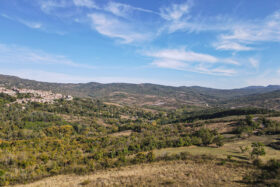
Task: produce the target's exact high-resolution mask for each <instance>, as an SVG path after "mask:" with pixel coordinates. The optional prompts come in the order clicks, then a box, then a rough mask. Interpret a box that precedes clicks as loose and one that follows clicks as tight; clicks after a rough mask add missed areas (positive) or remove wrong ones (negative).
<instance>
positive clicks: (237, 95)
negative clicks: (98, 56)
mask: <svg viewBox="0 0 280 187" xmlns="http://www.w3.org/2000/svg"><path fill="white" fill-rule="evenodd" d="M0 85H2V86H5V87H10V88H11V87H17V88H29V89H35V90H51V91H53V92H55V93H62V94H67V95H73V96H76V97H91V98H94V99H101V100H104V101H107V102H112V103H118V104H123V105H130V106H132V105H136V106H142V107H148V108H178V107H180V106H188V107H190V108H191V109H196V108H199V109H201V108H208V107H240V106H246V107H248V106H256V107H263V106H264V107H266V106H267V107H269V108H274V109H279V108H280V103H279V98H280V91H279V90H280V86H278V85H269V86H267V87H263V86H250V87H245V88H240V89H227V90H226V89H213V88H205V87H199V86H192V87H186V86H181V87H173V86H163V85H156V84H148V83H145V84H128V83H110V84H101V83H96V82H90V83H80V84H62V83H47V82H38V81H33V80H27V79H21V78H18V77H14V76H7V75H0ZM264 98H265V101H264Z"/></svg>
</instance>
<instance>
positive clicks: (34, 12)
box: [0, 0, 280, 88]
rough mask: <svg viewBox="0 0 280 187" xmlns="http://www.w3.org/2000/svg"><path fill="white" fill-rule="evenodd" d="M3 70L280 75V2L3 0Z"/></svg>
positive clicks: (232, 83)
mask: <svg viewBox="0 0 280 187" xmlns="http://www.w3.org/2000/svg"><path fill="white" fill-rule="evenodd" d="M0 73H1V74H8V75H16V76H20V77H22V78H28V79H35V80H39V81H48V82H73V83H79V82H102V83H110V82H127V83H157V84H164V85H173V86H192V85H199V86H207V87H214V88H238V87H245V86H249V85H269V84H280V1H279V0H265V1H263V0H234V1H229V0H187V1H186V0H180V1H179V0H178V1H177V0H172V1H171V0H130V1H128V0H126V1H125V0H119V1H113V0H109V1H107V0H36V1H31V0H0Z"/></svg>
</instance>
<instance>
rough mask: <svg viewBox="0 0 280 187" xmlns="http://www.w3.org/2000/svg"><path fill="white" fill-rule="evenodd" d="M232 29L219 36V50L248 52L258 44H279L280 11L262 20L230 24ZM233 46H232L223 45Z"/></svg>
mask: <svg viewBox="0 0 280 187" xmlns="http://www.w3.org/2000/svg"><path fill="white" fill-rule="evenodd" d="M232 25H233V26H232V28H231V29H229V30H228V31H227V33H223V34H221V35H220V36H219V40H220V41H221V45H218V46H217V48H218V49H220V50H234V51H249V50H254V49H256V48H254V47H251V46H254V45H255V44H258V43H260V42H280V11H276V12H274V13H273V14H272V15H270V16H268V17H266V18H264V19H263V20H253V21H250V20H247V21H244V23H242V24H234V23H233V24H232ZM223 44H234V45H231V46H230V45H223ZM219 46H220V47H219Z"/></svg>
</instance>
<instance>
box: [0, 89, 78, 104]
mask: <svg viewBox="0 0 280 187" xmlns="http://www.w3.org/2000/svg"><path fill="white" fill-rule="evenodd" d="M0 93H5V94H8V95H10V96H17V94H28V97H23V98H18V99H17V100H16V102H17V103H20V104H22V103H28V102H38V103H53V102H54V101H55V100H58V99H66V100H73V97H72V96H71V95H67V96H65V95H62V94H58V93H53V92H51V91H42V90H31V89H19V88H15V87H14V88H12V89H7V88H5V87H0Z"/></svg>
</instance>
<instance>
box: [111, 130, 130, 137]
mask: <svg viewBox="0 0 280 187" xmlns="http://www.w3.org/2000/svg"><path fill="white" fill-rule="evenodd" d="M131 133H132V130H127V131H122V132H116V133H113V134H110V136H113V137H118V136H130V135H131Z"/></svg>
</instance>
